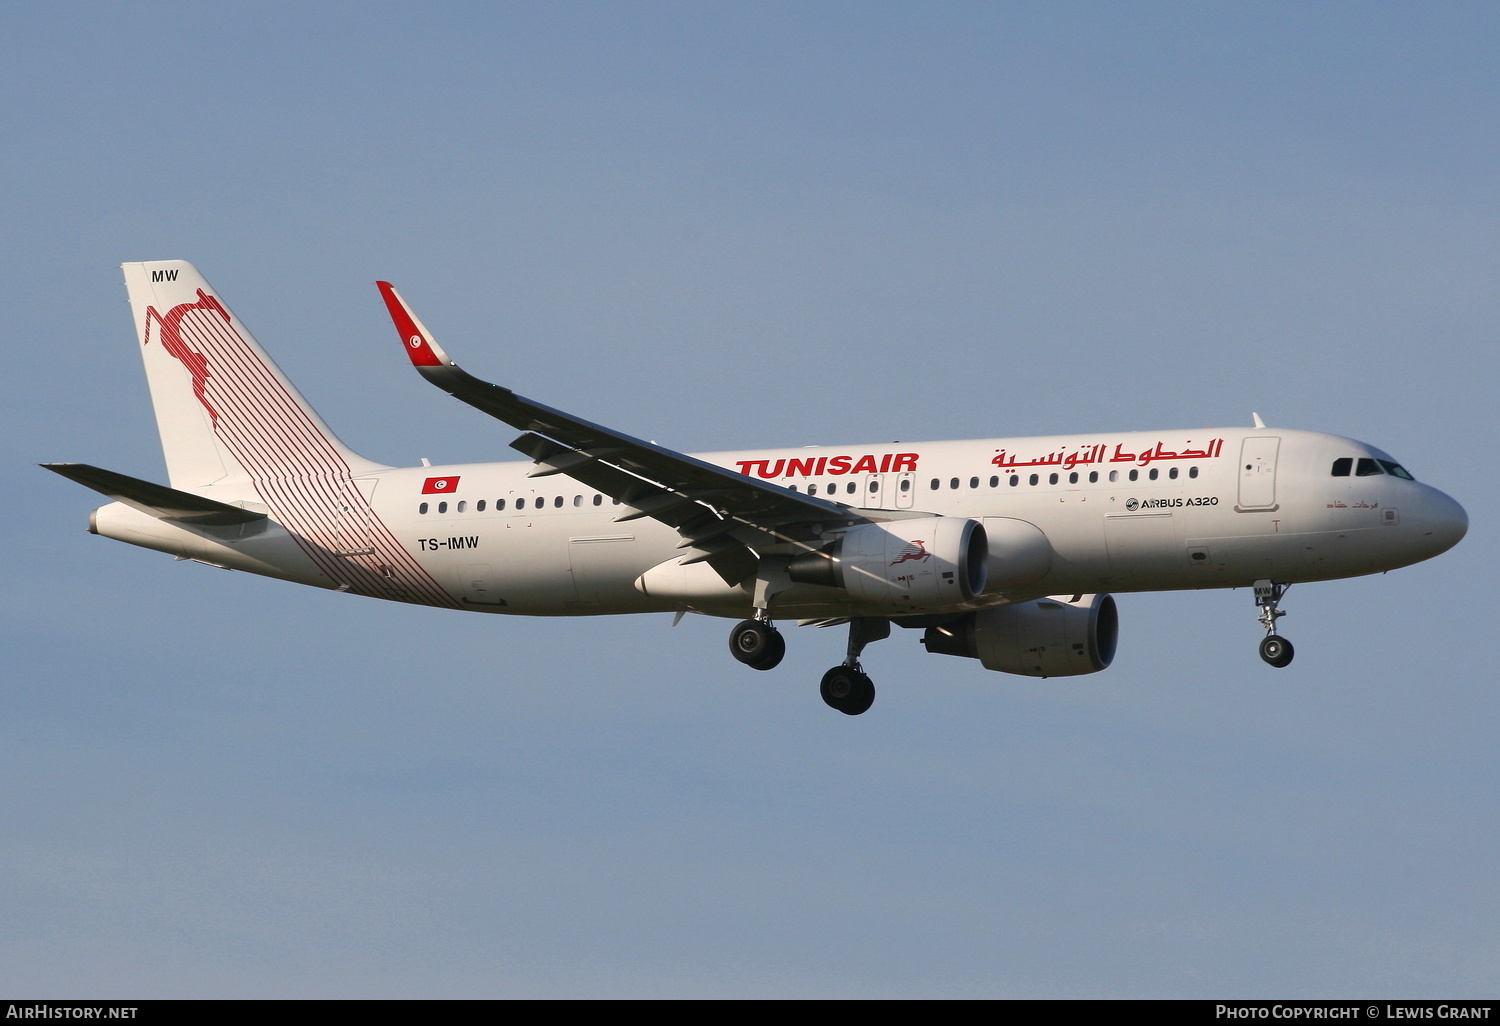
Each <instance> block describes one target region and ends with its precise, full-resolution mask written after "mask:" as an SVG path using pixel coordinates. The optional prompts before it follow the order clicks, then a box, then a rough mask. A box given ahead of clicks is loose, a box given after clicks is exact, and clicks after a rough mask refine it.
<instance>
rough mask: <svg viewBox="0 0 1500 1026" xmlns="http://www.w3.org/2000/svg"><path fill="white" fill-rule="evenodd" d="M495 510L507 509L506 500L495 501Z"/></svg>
mask: <svg viewBox="0 0 1500 1026" xmlns="http://www.w3.org/2000/svg"><path fill="white" fill-rule="evenodd" d="M495 508H496V509H504V508H505V500H504V499H496V500H495Z"/></svg>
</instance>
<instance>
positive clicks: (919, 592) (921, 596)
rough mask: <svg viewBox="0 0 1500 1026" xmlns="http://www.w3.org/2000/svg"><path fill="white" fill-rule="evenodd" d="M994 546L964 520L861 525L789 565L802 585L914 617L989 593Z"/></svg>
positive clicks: (927, 519) (980, 528)
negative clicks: (987, 585)
mask: <svg viewBox="0 0 1500 1026" xmlns="http://www.w3.org/2000/svg"><path fill="white" fill-rule="evenodd" d="M988 558H989V545H988V543H987V542H986V540H985V534H984V527H983V526H982V525H981V524H979V523H978V522H977V521H974V520H966V519H963V518H962V517H917V518H914V519H911V520H891V521H887V522H885V523H880V524H860V525H858V526H856V527H851V528H850V529H849V530H848V531H845V532H844V534H843V536H842V537H840V538H839V540H838V541H836V542H834V543H833V544H832V545H831V546H829V547H827V548H825V549H821V550H819V551H817V552H809V553H805V554H803V555H801V556H798V557H796V558H795V559H793V560H792V563H791V565H790V567H788V574H789V575H790V576H791V579H792V580H794V581H796V582H798V583H800V584H822V585H826V586H828V587H833V588H843V589H844V590H845V591H847V592H848V593H849V595H850V597H851V598H853V599H854V600H855V601H857V602H860V603H863V604H867V605H871V606H875V607H878V608H881V609H889V610H891V611H893V612H909V611H915V610H921V609H933V608H942V607H944V606H947V607H950V608H951V607H952V606H955V605H959V604H961V603H964V602H969V601H972V600H973V599H974V597H975V596H977V595H978V594H979V593H980V592H982V591H984V586H985V578H986V574H987V572H988V568H987V561H988Z"/></svg>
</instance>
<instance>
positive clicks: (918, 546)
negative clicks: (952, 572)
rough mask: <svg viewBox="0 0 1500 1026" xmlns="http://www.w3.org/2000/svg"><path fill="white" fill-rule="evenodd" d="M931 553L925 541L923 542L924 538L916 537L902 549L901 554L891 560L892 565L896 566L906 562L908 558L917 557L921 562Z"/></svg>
mask: <svg viewBox="0 0 1500 1026" xmlns="http://www.w3.org/2000/svg"><path fill="white" fill-rule="evenodd" d="M931 555H932V553H930V552H928V551H927V546H926V544H925V543H923V541H922V539H920V538H914V539H912V542H911V544H910V545H907V546H906V547H905V548H903V549H902V550H901V554H900V555H899V556H897V557H896V558H895V559H893V560H891V566H895V565H896V564H897V563H905V562H906V561H907V560H911V559H915V560H917V561H918V562H920V561H921V560H924V559H926V558H927V557H929V556H931Z"/></svg>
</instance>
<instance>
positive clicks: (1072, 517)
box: [92, 428, 1467, 617]
mask: <svg viewBox="0 0 1500 1026" xmlns="http://www.w3.org/2000/svg"><path fill="white" fill-rule="evenodd" d="M699 458H700V459H703V460H706V461H708V462H711V463H714V464H717V465H719V466H723V467H727V468H731V469H734V470H736V471H737V472H739V473H743V474H747V475H749V476H752V477H755V478H758V479H762V480H766V481H770V482H773V483H775V484H778V485H782V486H785V487H787V488H793V489H796V490H798V491H801V492H804V493H812V494H815V495H817V496H818V497H820V498H829V499H832V500H834V501H837V502H839V503H843V504H845V505H848V506H851V507H855V508H857V509H860V510H862V511H865V512H866V515H867V516H872V517H873V518H875V519H879V518H881V517H890V518H902V517H909V516H917V515H923V514H926V515H941V516H948V517H965V518H971V519H974V520H978V521H981V522H983V523H985V525H986V528H987V530H988V532H989V535H990V539H991V540H990V557H989V560H990V567H991V573H990V581H991V586H990V588H989V590H988V591H986V592H985V594H984V595H983V596H981V597H980V599H979V600H977V601H976V602H975V603H971V604H970V607H971V608H972V607H973V606H977V605H995V604H1004V603H1011V602H1019V601H1025V600H1028V599H1031V598H1035V597H1038V596H1043V595H1069V594H1079V593H1093V592H1105V591H1114V592H1129V591H1158V590H1175V589H1196V588H1226V587H1243V586H1248V585H1251V584H1253V583H1254V582H1255V581H1257V580H1262V579H1274V580H1276V581H1278V582H1282V583H1292V582H1300V581H1313V580H1326V579H1333V578H1340V577H1353V576H1358V575H1361V574H1370V573H1377V572H1381V571H1385V570H1391V569H1394V568H1396V567H1400V566H1405V565H1408V564H1411V563H1415V562H1418V561H1420V560H1423V559H1427V558H1430V557H1431V556H1434V555H1436V554H1438V553H1439V552H1442V551H1444V550H1445V549H1447V548H1449V547H1451V546H1452V545H1453V544H1455V543H1456V542H1457V541H1458V539H1459V538H1460V537H1462V535H1463V533H1464V530H1465V528H1466V525H1467V519H1466V517H1465V515H1464V512H1463V510H1462V508H1461V507H1459V505H1458V504H1457V503H1456V502H1454V501H1453V500H1452V499H1450V498H1449V497H1448V496H1447V495H1444V494H1443V493H1442V492H1440V491H1438V490H1437V489H1435V488H1432V487H1430V486H1427V485H1424V484H1421V483H1419V482H1416V481H1412V480H1407V479H1403V478H1401V477H1399V476H1396V475H1393V474H1391V473H1387V472H1380V473H1375V474H1367V475H1365V476H1357V475H1356V474H1354V473H1348V474H1347V475H1345V476H1334V474H1333V472H1332V468H1333V466H1334V463H1335V461H1336V460H1340V459H1350V460H1352V461H1357V460H1359V459H1364V460H1366V461H1367V464H1368V462H1369V461H1372V460H1383V461H1387V464H1389V462H1390V457H1389V456H1388V455H1386V454H1385V453H1383V452H1380V451H1379V450H1376V449H1373V448H1371V447H1370V446H1368V445H1365V444H1364V443H1361V442H1356V441H1352V440H1350V439H1347V438H1341V437H1338V436H1335V435H1326V434H1317V433H1313V432H1306V431H1291V430H1277V429H1271V428H1255V429H1243V428H1241V429H1223V428H1220V429H1205V430H1201V431H1193V432H1185V431H1166V432H1134V433H1127V434H1114V433H1108V432H1105V433H1099V434H1094V435H1083V436H1057V437H1039V438H997V439H979V440H972V441H952V442H923V443H892V444H884V445H875V446H847V447H829V446H814V447H808V448H801V449H777V450H756V451H747V452H721V453H708V454H703V455H701V456H700V457H699ZM534 470H535V467H534V465H533V464H532V463H528V462H512V463H487V464H463V465H453V466H432V467H414V468H386V469H381V470H377V471H373V472H369V473H362V474H360V475H359V476H357V477H350V478H346V479H345V480H343V481H340V482H302V485H305V487H300V488H299V487H297V482H291V483H288V484H286V486H285V487H277V488H276V489H270V488H265V487H261V488H258V489H256V494H245V493H244V488H245V487H246V486H244V485H240V486H238V487H237V488H236V487H235V486H228V485H226V486H225V487H224V489H223V492H224V494H220V495H216V496H215V497H216V498H220V499H222V500H224V501H231V502H235V503H236V504H239V505H244V506H247V507H250V508H253V509H258V510H260V511H262V512H266V513H268V514H269V517H270V521H269V522H261V523H259V524H255V525H247V526H235V527H229V528H206V527H189V526H184V525H181V524H176V523H171V522H166V521H162V520H157V519H153V518H152V517H150V516H149V515H147V514H145V513H142V512H138V511H137V510H135V509H133V508H131V507H129V506H125V505H122V504H120V503H113V504H110V505H108V506H105V507H102V508H100V509H99V510H97V511H96V513H95V515H94V517H93V521H92V523H93V529H94V530H96V531H97V532H98V533H100V534H104V535H107V536H110V537H114V538H119V539H121V540H124V541H129V542H132V543H135V544H138V545H145V546H147V547H150V548H155V549H160V550H163V551H167V552H171V553H173V554H176V555H180V556H186V557H188V558H193V559H198V560H201V561H204V562H208V563H212V564H215V565H220V566H227V567H231V568H235V569H241V570H248V571H251V572H255V573H260V574H266V575H268V576H274V577H281V578H285V579H288V580H293V581H297V582H300V583H304V584H313V585H318V586H321V587H328V588H339V589H342V590H349V591H354V592H356V593H359V594H366V595H371V596H374V597H381V598H388V599H395V600H398V601H407V602H418V603H422V604H429V605H442V606H448V607H454V608H467V609H472V610H476V611H484V612H499V613H517V614H530V615H589V614H602V613H635V612H651V611H662V610H674V609H695V610H699V611H701V612H707V613H714V614H720V615H725V616H744V615H747V614H748V612H749V611H750V609H751V608H752V605H753V603H752V594H751V590H750V587H751V586H748V585H747V586H741V587H730V586H727V585H725V584H723V582H722V581H720V580H718V579H717V577H716V576H715V575H713V573H712V571H711V570H709V568H708V567H707V566H706V565H705V564H701V563H699V564H694V565H691V566H687V567H680V566H678V565H677V563H678V560H679V559H680V558H681V556H682V549H681V542H682V538H681V536H680V535H679V534H678V533H677V531H676V530H675V529H673V528H672V527H670V526H668V525H666V524H663V523H659V522H657V521H655V520H651V519H649V518H641V519H634V520H629V521H626V522H616V518H617V517H619V516H620V515H621V514H622V512H625V511H626V510H627V509H628V507H622V506H621V505H619V504H618V502H616V501H615V500H612V499H611V498H609V497H608V496H606V495H601V494H600V493H598V492H595V491H593V490H591V489H589V488H586V487H584V486H581V485H579V484H578V483H577V482H574V481H572V480H570V479H569V478H567V477H565V476H560V475H559V476H549V477H531V476H528V475H529V474H531V473H532V472H533V471H534ZM439 482H440V483H439ZM330 485H331V486H332V487H329V486H330ZM424 488H425V489H426V492H425V493H424ZM219 490H220V489H208V490H205V494H212V493H213V492H215V491H219ZM298 495H302V496H306V497H315V496H317V495H323V496H325V498H323V499H322V500H317V499H315V498H303V499H297V498H296V496H298ZM327 496H334V497H335V498H327ZM319 501H321V503H322V506H323V507H325V508H311V507H312V506H313V505H314V504H316V503H317V502H319ZM330 505H332V506H336V507H337V508H326V507H328V506H330ZM1032 528H1035V529H1036V530H1032ZM832 530H835V527H834V526H833V525H831V526H830V531H832ZM1037 531H1039V532H1040V535H1041V536H1044V538H1045V544H1044V545H1041V548H1042V550H1043V551H1040V552H1039V551H1037V545H1033V544H1030V543H1028V542H1027V541H1026V539H1027V538H1028V537H1035V536H1036V532H1037ZM832 536H833V535H832V534H830V535H829V537H832ZM1038 544H1040V543H1038ZM1020 564H1025V565H1026V566H1028V567H1032V568H1033V569H1034V572H1029V573H1020V574H1018V573H1017V572H1015V571H1016V569H1017V567H1018V566H1019V565H1020ZM770 610H771V613H772V615H775V616H779V617H788V616H797V617H818V616H846V615H858V614H860V613H861V612H862V610H860V609H859V608H858V607H857V606H856V605H854V604H852V603H851V600H850V598H849V596H848V594H847V593H844V592H842V591H841V590H840V589H835V588H832V587H822V586H818V585H805V584H802V585H794V586H792V587H790V588H787V589H786V590H783V591H782V592H781V593H779V594H778V595H776V596H775V597H774V598H773V599H772V601H771V603H770ZM876 612H878V611H876Z"/></svg>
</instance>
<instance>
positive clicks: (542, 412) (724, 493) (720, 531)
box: [376, 281, 867, 584]
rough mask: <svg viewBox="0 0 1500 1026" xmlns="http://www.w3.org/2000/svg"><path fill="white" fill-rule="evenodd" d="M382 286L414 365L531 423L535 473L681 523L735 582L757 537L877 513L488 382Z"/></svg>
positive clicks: (477, 402) (698, 554)
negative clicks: (646, 438)
mask: <svg viewBox="0 0 1500 1026" xmlns="http://www.w3.org/2000/svg"><path fill="white" fill-rule="evenodd" d="M376 285H377V286H378V287H379V288H380V294H381V297H382V298H383V299H384V300H385V305H386V309H387V310H388V311H389V312H390V315H391V320H392V321H393V322H394V323H395V326H396V332H397V334H399V335H400V337H401V341H402V344H403V345H404V347H405V348H406V353H407V356H409V357H410V358H411V362H412V364H413V366H415V367H416V368H417V370H418V371H419V372H420V373H421V374H422V376H423V377H424V378H426V379H427V380H428V381H430V382H432V383H433V384H434V385H437V386H438V387H439V388H441V389H443V391H445V392H447V393H449V394H450V395H452V396H453V397H454V398H457V399H461V400H463V401H464V402H466V403H468V404H469V405H470V406H473V407H476V408H477V409H480V410H483V411H484V412H485V413H488V414H489V415H490V416H492V417H495V418H497V419H499V420H502V421H504V422H505V423H507V424H509V425H511V426H512V427H515V428H519V429H520V430H521V431H523V432H524V434H522V435H521V436H520V437H519V438H517V439H516V440H515V441H513V442H512V443H511V447H512V448H514V449H517V450H519V451H520V452H522V453H525V454H526V455H527V456H530V457H531V458H532V459H533V460H535V461H536V463H537V469H535V470H534V471H532V473H531V476H532V477H545V476H547V475H550V474H565V475H567V476H568V477H570V478H573V479H574V480H576V481H578V482H580V483H582V484H584V485H587V486H588V487H590V488H594V489H596V490H598V491H600V492H603V493H604V494H605V495H608V496H610V497H611V498H615V499H619V500H620V501H621V502H622V503H624V504H625V505H626V506H628V507H630V508H629V509H627V510H625V511H624V512H623V513H622V514H621V515H620V516H619V517H617V518H616V519H617V520H633V519H636V518H638V517H651V518H653V519H655V520H659V521H662V522H663V523H666V524H668V525H670V526H672V527H675V528H677V530H678V532H679V533H681V534H682V536H683V544H682V546H681V547H683V548H687V549H689V550H690V551H689V553H688V558H687V559H686V560H684V562H687V563H696V562H707V563H708V564H709V565H710V566H712V567H713V568H714V570H716V571H717V572H718V573H719V576H721V577H723V578H724V580H725V581H727V582H729V583H730V584H737V583H739V582H740V581H742V580H744V579H745V578H746V577H749V576H750V575H751V574H753V573H754V572H755V569H756V565H757V563H758V558H757V557H756V556H755V554H754V553H753V552H752V551H751V547H752V546H754V547H756V548H760V547H765V546H770V545H791V546H792V547H793V548H794V549H807V548H815V547H817V545H819V544H821V541H820V540H816V539H817V535H818V534H819V533H820V530H809V528H811V527H814V526H815V525H821V526H828V525H834V524H848V523H859V522H864V521H865V520H866V519H867V518H866V517H865V516H863V515H862V514H861V513H859V512H857V511H856V510H854V509H853V508H851V507H849V506H846V505H844V504H843V503H839V502H832V501H829V500H827V499H821V498H818V497H816V496H812V495H806V494H803V493H801V492H794V491H791V490H789V489H787V488H783V487H780V486H777V485H774V484H771V483H769V482H766V481H759V480H756V479H754V478H751V477H746V476H745V475H743V474H738V473H735V472H734V471H732V470H728V469H726V468H724V467H720V466H716V465H714V464H712V463H708V462H705V461H703V460H700V459H695V458H694V457H692V456H688V455H685V454H683V453H680V452H675V451H673V450H671V449H668V448H665V447H664V446H660V445H657V444H656V443H655V442H647V441H644V440H642V439H639V438H633V437H631V436H630V435H627V434H624V433H622V432H619V431H615V430H613V429H611V428H607V427H603V426H602V425H599V424H595V423H593V422H591V421H587V420H583V419H582V418H580V417H575V416H573V415H572V414H568V413H564V412H563V411H562V410H557V409H553V408H552V407H550V406H544V405H543V404H541V403H538V402H535V401H533V400H531V399H527V398H525V397H524V396H520V395H517V394H516V393H515V392H512V391H511V390H510V389H508V388H503V387H501V386H500V385H494V384H490V383H489V382H487V381H482V380H481V379H479V378H476V377H474V376H473V375H472V374H470V373H468V372H467V371H465V370H463V369H461V368H460V367H459V366H458V365H457V364H455V363H454V362H453V360H452V359H451V358H450V357H449V356H448V354H447V353H446V352H444V351H443V349H442V348H441V347H440V346H439V345H438V344H437V342H436V341H434V340H433V337H432V334H431V332H429V331H428V330H427V328H426V327H425V326H424V325H423V324H422V322H421V321H419V320H418V319H417V317H416V315H415V314H413V313H412V311H411V308H410V307H408V306H407V305H406V302H405V301H404V300H403V299H402V298H401V296H400V295H399V294H398V293H397V292H396V290H395V289H394V288H392V287H391V285H390V283H389V282H384V281H382V282H376ZM799 528H800V529H799Z"/></svg>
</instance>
